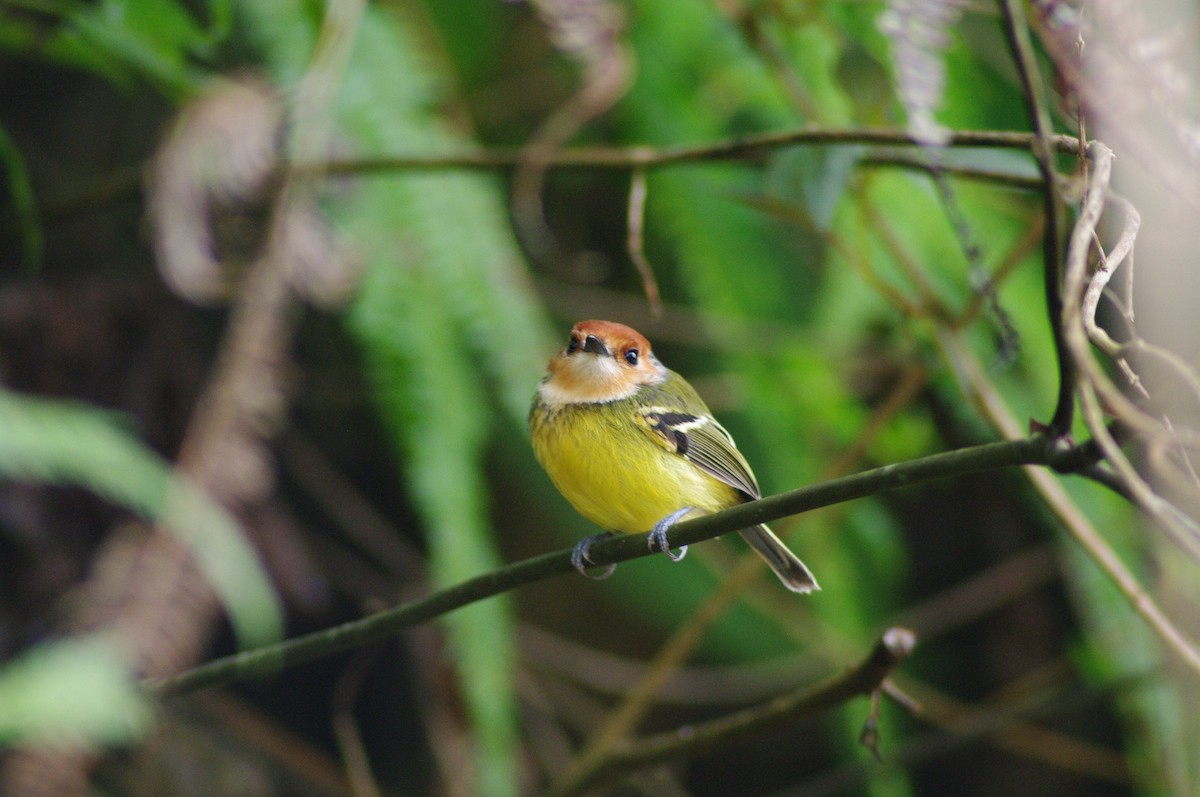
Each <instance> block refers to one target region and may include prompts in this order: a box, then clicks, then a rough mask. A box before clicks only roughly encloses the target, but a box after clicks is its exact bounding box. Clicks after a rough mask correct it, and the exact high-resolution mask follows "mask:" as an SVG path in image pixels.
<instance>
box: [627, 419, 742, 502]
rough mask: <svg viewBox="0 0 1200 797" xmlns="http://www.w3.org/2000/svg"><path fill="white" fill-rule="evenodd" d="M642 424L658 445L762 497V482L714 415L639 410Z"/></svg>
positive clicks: (740, 490) (638, 420)
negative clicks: (760, 494) (757, 478)
mask: <svg viewBox="0 0 1200 797" xmlns="http://www.w3.org/2000/svg"><path fill="white" fill-rule="evenodd" d="M637 412H638V416H637V419H636V420H637V422H638V425H639V426H640V427H641V428H642V429H643V430H644V431H645V432H646V433H647V434H649V435H650V437H651V439H653V440H654V442H656V443H658V444H659V445H661V446H662V447H663V448H665V449H667V450H668V451H671V452H672V453H675V454H678V455H679V456H681V457H683V458H684V459H686V460H688V461H689V462H691V463H692V464H693V465H695V466H696V467H697V468H700V469H701V470H703V471H704V472H706V473H709V474H711V475H712V476H714V477H716V478H717V479H720V480H721V481H723V482H725V484H728V485H729V486H730V487H732V488H734V489H735V490H738V491H739V492H742V493H744V494H745V495H746V496H747V497H748V498H758V497H759V491H758V482H756V481H755V479H754V474H753V473H752V472H751V471H750V466H749V465H748V464H746V460H745V458H744V457H742V455H741V453H740V452H739V451H738V450H737V446H736V445H734V443H733V438H732V437H730V436H729V432H727V431H725V428H724V427H723V426H721V424H719V423H717V421H716V419H714V418H713V417H712V416H711V415H694V414H692V413H689V412H681V411H678V410H672V409H669V408H665V407H644V408H641V409H639V410H638V411H637Z"/></svg>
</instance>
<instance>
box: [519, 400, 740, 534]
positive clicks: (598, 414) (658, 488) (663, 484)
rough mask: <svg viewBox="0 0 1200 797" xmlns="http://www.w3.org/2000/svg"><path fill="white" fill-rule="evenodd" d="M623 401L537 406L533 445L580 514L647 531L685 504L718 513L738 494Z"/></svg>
mask: <svg viewBox="0 0 1200 797" xmlns="http://www.w3.org/2000/svg"><path fill="white" fill-rule="evenodd" d="M624 404H625V403H624V402H612V403H608V404H590V405H570V406H566V407H562V408H558V409H553V410H551V409H547V408H546V407H542V406H538V407H535V408H534V410H533V412H532V414H531V415H530V431H531V433H532V434H531V436H532V440H533V449H534V453H535V454H536V456H537V458H538V461H539V462H540V463H541V464H542V467H544V468H545V469H546V472H547V473H548V474H549V475H550V478H551V480H552V481H553V482H554V485H555V486H556V487H557V488H558V490H559V492H561V493H562V494H563V496H564V497H565V498H566V499H567V500H568V501H569V502H570V503H571V505H572V506H573V507H575V509H576V511H578V512H579V514H581V515H583V516H584V517H585V518H587V519H588V520H591V521H592V522H593V523H595V524H597V525H598V526H600V527H601V528H604V529H606V530H608V531H620V532H629V533H633V532H642V531H649V530H650V529H652V528H653V527H654V524H655V523H657V522H658V521H659V520H662V519H663V518H664V517H666V516H667V515H669V514H671V513H672V512H674V511H676V510H678V509H681V508H683V507H685V506H691V507H695V508H696V509H697V510H698V511H700V512H715V511H717V510H720V509H725V508H727V507H731V506H734V505H736V504H738V503H740V502H741V500H742V498H741V496H740V494H739V493H738V492H737V491H736V490H734V489H733V488H732V487H730V486H729V485H727V484H725V483H724V482H721V481H719V480H718V479H716V478H714V477H712V476H710V475H709V474H707V473H705V472H704V471H702V470H700V469H699V468H697V467H696V466H695V465H693V464H691V463H690V462H688V461H687V460H686V459H684V458H683V457H681V456H679V455H678V454H675V453H672V452H670V451H668V450H666V449H665V448H663V447H662V446H660V445H657V444H656V443H654V442H653V441H652V440H651V439H650V437H649V436H648V435H647V434H646V433H645V432H644V431H643V430H642V429H640V428H639V427H638V426H637V425H636V423H635V421H634V418H633V416H632V414H630V413H629V412H627V411H625V409H623V407H624Z"/></svg>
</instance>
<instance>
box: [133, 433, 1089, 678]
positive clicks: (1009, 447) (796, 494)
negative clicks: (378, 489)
mask: <svg viewBox="0 0 1200 797" xmlns="http://www.w3.org/2000/svg"><path fill="white" fill-rule="evenodd" d="M1068 453H1069V452H1068ZM1062 457H1063V452H1062V451H1061V450H1059V449H1058V448H1057V447H1056V446H1054V445H1053V444H1052V443H1051V441H1049V440H1047V439H1046V438H1044V437H1040V436H1036V437H1030V438H1026V439H1022V440H1012V441H1006V442H1000V443H987V444H984V445H980V446H973V447H970V448H963V449H958V450H956V451H948V452H944V453H940V454H933V455H931V456H928V457H922V458H920V459H914V460H909V461H908V462H902V463H897V464H894V465H885V466H883V467H881V468H874V469H872V470H868V471H863V472H861V473H856V474H854V475H851V476H845V477H842V478H839V479H831V480H829V481H825V482H821V483H819V484H813V485H810V486H808V487H801V488H799V489H797V490H791V491H789V492H786V493H780V494H779V495H774V496H770V497H768V498H764V499H762V500H759V501H753V502H750V503H746V504H741V505H740V506H736V507H734V508H732V509H727V510H725V511H723V512H717V513H714V514H712V515H706V516H704V517H701V518H697V519H696V520H688V521H685V522H683V523H680V524H679V525H678V526H676V527H674V528H673V529H672V530H671V542H672V544H673V545H689V544H693V543H697V542H701V541H703V540H707V539H711V538H713V537H717V536H720V535H722V534H728V533H730V532H734V531H737V530H739V529H744V528H747V527H749V526H753V525H755V524H757V523H767V522H769V521H772V520H776V519H778V518H781V517H784V516H787V515H794V514H799V513H801V512H807V511H809V510H811V509H817V508H819V507H823V506H829V505H831V504H837V503H841V502H844V501H851V500H854V499H856V498H864V497H866V496H868V495H874V494H876V493H881V492H885V491H888V490H894V489H898V488H900V487H910V486H914V485H917V484H922V483H925V482H930V481H935V480H939V479H946V478H949V477H952V476H960V475H966V474H971V473H980V472H983V471H990V470H998V469H1000V468H1009V467H1015V466H1018V465H1048V464H1051V463H1056V462H1060V461H1061V460H1062ZM646 540H647V535H646V534H629V535H622V536H619V537H614V538H612V539H609V540H605V541H603V542H599V543H597V544H595V545H593V546H592V548H591V549H590V551H589V552H588V555H589V558H590V559H591V560H592V562H593V563H594V564H595V565H597V566H603V565H607V564H614V563H617V562H623V561H627V560H629V559H636V558H640V557H643V556H648V555H650V550H649V548H648V546H647V544H646ZM572 570H573V566H572V564H571V550H570V549H564V550H560V551H555V552H552V553H547V554H542V555H541V556H536V557H533V558H531V559H525V560H523V561H520V562H515V563H513V564H511V565H508V566H506V567H502V568H500V569H499V570H494V571H492V572H490V573H484V574H482V575H479V576H476V577H475V578H472V579H468V580H467V581H464V582H462V583H460V584H457V585H455V586H453V587H448V588H446V589H444V590H440V591H438V592H435V593H433V594H432V595H427V596H425V597H424V598H418V599H417V600H413V601H410V602H408V603H405V604H402V605H400V606H397V607H395V608H392V609H388V610H385V611H382V612H379V613H377V614H373V615H370V616H369V617H365V618H363V619H361V620H354V621H351V622H348V623H343V624H342V625H339V626H335V627H333V628H329V629H325V630H323V631H318V632H315V633H312V634H307V635H305V636H300V637H295V638H293V639H289V640H286V641H284V642H280V643H277V644H274V645H268V646H266V647H262V648H256V649H254V650H247V651H243V652H241V653H238V654H235V655H233V656H228V657H225V658H222V659H216V660H215V661H211V662H209V663H207V664H204V665H201V666H199V667H196V668H195V669H192V670H188V671H186V672H183V673H180V674H178V675H174V676H170V677H167V678H161V679H157V680H154V681H151V682H149V683H148V684H147V685H148V688H149V689H150V690H151V691H153V692H156V693H158V694H160V695H170V694H178V693H182V692H190V691H194V690H196V689H200V688H203V687H208V686H216V685H221V684H227V683H232V682H235V681H243V680H246V679H249V678H255V677H261V676H264V675H269V674H272V673H275V672H277V671H278V670H280V669H282V668H284V667H291V666H295V665H298V664H302V663H304V662H308V661H314V660H316V659H320V658H324V657H326V656H332V655H334V654H335V653H339V652H341V651H344V650H350V649H353V648H358V647H362V646H364V645H369V644H371V643H373V642H378V641H379V640H382V639H386V638H387V637H390V636H394V635H395V634H396V633H398V632H400V631H401V630H403V629H405V628H409V627H412V626H414V625H418V624H420V623H424V622H427V621H429V620H432V619H434V618H436V617H440V616H442V615H444V614H448V613H449V612H452V611H454V610H456V609H460V608H462V607H463V606H466V605H468V604H471V603H475V602H476V601H481V600H484V599H486V598H490V597H493V596H495V595H499V594H500V593H503V592H507V591H509V590H511V589H515V588H516V587H519V586H521V585H523V584H529V583H532V582H534V581H540V580H542V579H546V578H549V577H551V576H556V575H562V574H564V573H569V572H571V571H572Z"/></svg>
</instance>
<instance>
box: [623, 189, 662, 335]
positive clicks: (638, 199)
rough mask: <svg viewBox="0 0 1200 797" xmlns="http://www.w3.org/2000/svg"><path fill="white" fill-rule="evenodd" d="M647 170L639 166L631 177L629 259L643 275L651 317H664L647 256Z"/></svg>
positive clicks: (628, 216) (655, 280)
mask: <svg viewBox="0 0 1200 797" xmlns="http://www.w3.org/2000/svg"><path fill="white" fill-rule="evenodd" d="M647 193H648V191H647V190H646V170H645V169H643V168H641V167H639V168H636V169H634V170H633V175H632V176H631V177H630V179H629V210H628V213H627V216H626V226H627V228H628V237H627V239H626V248H627V249H628V250H629V259H630V260H632V261H633V264H634V265H635V266H637V270H638V274H640V275H641V277H642V290H644V291H645V292H646V301H647V302H648V303H649V305H650V317H651V318H661V317H662V311H663V309H662V296H661V295H660V294H659V292H658V280H657V279H655V277H654V267H653V266H651V265H650V261H649V260H648V259H647V258H646V241H645V236H644V234H643V233H644V231H645V227H646V194H647Z"/></svg>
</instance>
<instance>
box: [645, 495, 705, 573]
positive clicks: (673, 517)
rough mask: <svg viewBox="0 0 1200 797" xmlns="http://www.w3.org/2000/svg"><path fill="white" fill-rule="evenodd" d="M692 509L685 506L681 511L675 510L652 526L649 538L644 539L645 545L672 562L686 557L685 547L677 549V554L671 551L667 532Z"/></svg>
mask: <svg viewBox="0 0 1200 797" xmlns="http://www.w3.org/2000/svg"><path fill="white" fill-rule="evenodd" d="M692 509H693V507H690V506H685V507H684V508H683V509H676V510H675V511H674V512H672V513H671V514H669V515H667V516H666V517H665V518H663V519H662V520H660V521H658V522H657V523H655V524H654V531H652V532H650V536H649V537H648V538H647V539H646V545H648V546H649V548H650V550H652V551H653V550H659V551H662V552H663V553H665V554H666V555H667V558H668V559H670V560H671V561H672V562H678V561H679V560H680V559H682V558H683V557H685V556H687V549H688V547H687V546H686V545H682V546H680V548H679V553H675V552H674V551H672V550H671V543H670V542H668V541H667V532H668V531H670V530H671V527H672V526H674V525H675V524H676V523H678V522H679V521H680V519H681V518H683V517H684V516H685V515H686V514H687V513H689V512H691V511H692Z"/></svg>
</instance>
